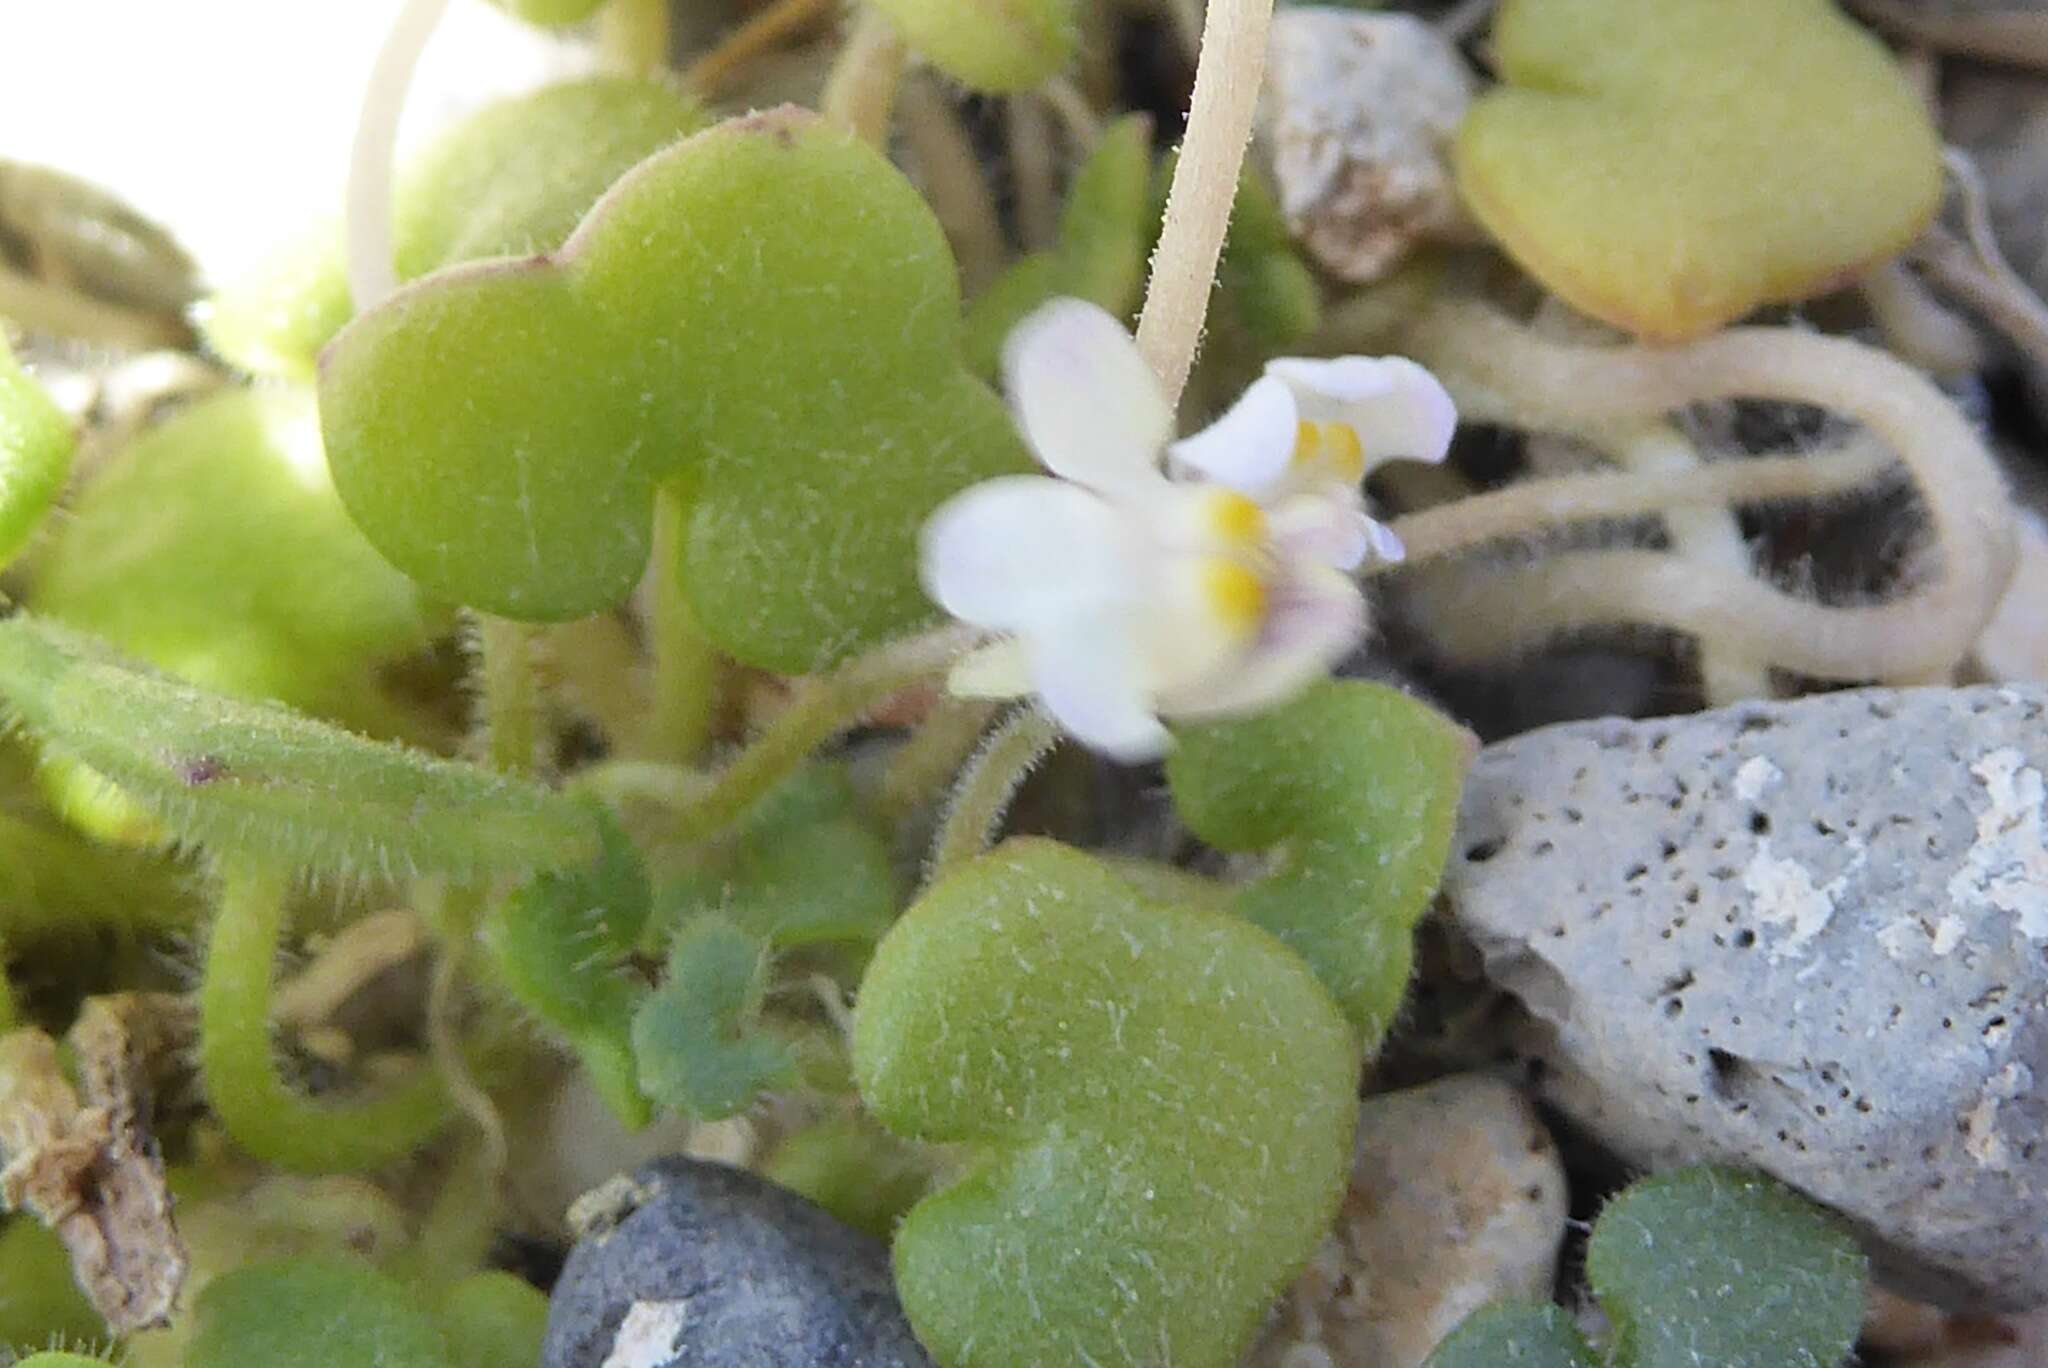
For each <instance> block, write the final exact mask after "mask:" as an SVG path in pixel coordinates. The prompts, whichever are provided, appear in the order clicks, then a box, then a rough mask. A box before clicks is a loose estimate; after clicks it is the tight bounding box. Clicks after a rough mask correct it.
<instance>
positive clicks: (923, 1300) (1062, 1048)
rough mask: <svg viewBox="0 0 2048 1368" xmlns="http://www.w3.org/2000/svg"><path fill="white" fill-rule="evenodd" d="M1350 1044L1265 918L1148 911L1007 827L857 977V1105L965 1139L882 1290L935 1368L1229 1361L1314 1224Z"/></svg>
mask: <svg viewBox="0 0 2048 1368" xmlns="http://www.w3.org/2000/svg"><path fill="white" fill-rule="evenodd" d="M1358 1065H1359V1060H1358V1055H1357V1053H1356V1050H1355V1048H1354V1045H1353V1042H1352V1038H1351V1032H1350V1031H1349V1029H1348V1028H1347V1027H1346V1026H1345V1024H1344V1022H1343V1020H1342V1018H1341V1017H1340V1016H1339V1015H1338V1013H1337V1012H1336V1010H1335V1008H1334V1007H1333V1005H1332V1004H1331V1002H1330V999H1329V996H1328V995H1327V994H1326V993H1325V992H1323V990H1322V988H1321V986H1320V985H1319V984H1318V983H1317V982H1316V980H1315V978H1314V976H1313V975H1312V974H1310V972H1309V971H1308V969H1307V967H1306V966H1305V965H1303V964H1302V962H1301V960H1300V959H1299V957H1297V956H1296V955H1294V954H1293V953H1291V952H1290V951H1288V950H1287V949H1286V947H1284V946H1282V945H1281V944H1280V943H1279V942H1277V941H1275V940H1274V939H1273V938H1272V937H1270V936H1268V935H1267V934H1266V933H1265V932H1263V931H1261V930H1259V929H1258V928H1256V927H1254V926H1250V925H1248V924H1246V923H1245V922H1244V921H1242V920H1240V919H1238V918H1236V917H1233V916H1230V915H1228V914H1224V913H1216V912H1210V911H1205V910H1202V909H1199V908H1193V907H1177V906H1174V905H1171V904H1163V903H1157V902H1153V901H1151V900H1149V899H1147V898H1145V897H1143V896H1142V895H1140V894H1138V893H1137V892H1136V891H1134V890H1133V889H1132V888H1131V887H1130V886H1129V885H1127V884H1125V883H1124V882H1123V881H1121V880H1120V879H1118V878H1117V877H1116V876H1115V875H1114V874H1112V873H1111V872H1110V871H1109V870H1108V869H1107V868H1105V867H1104V866H1103V865H1101V864H1100V863H1098V862H1097V861H1095V860H1094V859H1092V858H1090V857H1088V856H1086V855H1083V854H1081V853H1079V852H1077V851H1073V850H1070V849H1067V848H1066V847H1063V846H1060V845H1057V844H1055V843H1053V842H1049V841H1041V840H1020V841H1012V842H1010V843H1008V844H1006V845H1004V846H1001V847H999V848H998V849H997V850H995V851H994V852H992V853H991V854H989V855H987V856H984V857H982V858H980V859H978V860H975V861H973V862H971V863H969V864H968V865H966V866H964V867H962V868H961V869H960V870H958V871H957V872H956V873H954V874H952V875H951V876H950V877H948V878H946V879H944V880H943V881H942V882H940V883H939V884H938V885H937V886H936V887H934V888H933V889H932V890H931V891H930V892H929V893H927V894H926V895H925V896H924V897H923V898H922V899H921V900H920V901H919V902H918V903H917V905H916V906H914V907H912V908H911V910H910V911H909V912H907V913H906V914H905V915H904V917H903V918H902V920H900V921H899V922H898V923H897V924H896V926H895V927H894V929H892V930H891V931H890V933H889V935H888V936H887V937H886V938H884V940H883V942H882V945H881V947H880V949H879V950H878V951H877V952H876V956H875V959H874V963H873V964H872V966H871V967H870V968H869V971H868V975H867V979H866V981H865V982H864V983H863V985H862V987H861V995H860V1002H859V1012H858V1018H857V1025H856V1029H855V1034H854V1068H855V1073H856V1076H857V1077H858V1079H859V1081H860V1085H861V1095H862V1097H863V1098H864V1099H865V1101H866V1103H867V1105H868V1108H869V1110H870V1111H871V1112H872V1113H873V1115H874V1116H875V1117H876V1118H877V1119H878V1120H879V1121H881V1122H882V1123H883V1124H884V1125H886V1126H889V1127H890V1128H891V1129H893V1130H896V1131H898V1132H900V1133H902V1134H905V1135H908V1136H912V1137H915V1138H918V1139H923V1140H930V1141H937V1142H960V1143H962V1144H964V1145H968V1146H971V1147H973V1152H974V1153H976V1154H978V1155H979V1156H980V1157H979V1159H978V1160H977V1161H976V1162H975V1163H974V1164H973V1165H972V1167H971V1168H970V1169H969V1170H968V1172H967V1174H966V1176H964V1177H963V1178H962V1179H961V1180H960V1181H959V1182H957V1183H955V1184H953V1185H952V1186H950V1187H947V1188H945V1189H943V1190H941V1191H940V1192H938V1193H936V1194H935V1195H933V1196H931V1197H927V1198H926V1199H925V1200H924V1201H922V1202H920V1203H918V1205H917V1206H916V1207H915V1208H914V1209H913V1210H912V1211H911V1213H910V1215H909V1217H908V1218H907V1219H906V1220H905V1221H904V1222H903V1225H902V1227H901V1228H900V1229H899V1231H898V1232H897V1237H896V1244H895V1265H896V1285H897V1290H898V1291H899V1293H900V1294H901V1296H902V1298H903V1303H904V1307H905V1309H906V1310H907V1311H908V1312H909V1315H910V1318H911V1323H912V1324H913V1325H914V1326H915V1327H916V1330H917V1333H918V1338H919V1339H920V1340H922V1341H923V1342H924V1343H925V1345H926V1346H927V1347H928V1348H930V1349H931V1350H932V1353H933V1356H934V1357H935V1358H937V1359H938V1360H939V1361H940V1362H941V1363H944V1364H947V1365H949V1368H985V1366H995V1368H1007V1366H1008V1365H1017V1368H1025V1365H1038V1364H1048V1363H1091V1362H1092V1363H1098V1364H1104V1365H1112V1364H1114V1365H1138V1364H1147V1365H1150V1364H1160V1363H1172V1364H1174V1365H1176V1368H1225V1365H1232V1364H1235V1363H1236V1362H1237V1360H1238V1355H1239V1353H1240V1352H1242V1350H1243V1349H1244V1347H1245V1345H1246V1342H1247V1341H1248V1340H1249V1339H1250V1337H1251V1336H1252V1334H1253V1332H1254V1331H1255V1330H1256V1329H1257V1328H1258V1325H1259V1323H1260V1321H1261V1319H1262V1318H1263V1317H1264V1315H1265V1312H1266V1309H1267V1307H1268V1306H1269V1305H1270V1304H1271V1301H1272V1299H1273V1297H1274V1296H1275V1295H1276V1294H1277V1293H1278V1292H1279V1291H1280V1290H1281V1288H1282V1287H1283V1286H1284V1285H1285V1283H1286V1282H1287V1280H1288V1279H1289V1278H1290V1277H1292V1276H1293V1274H1294V1273H1295V1272H1296V1271H1298V1269H1299V1268H1300V1266H1301V1264H1302V1263H1303V1261H1304V1260H1306V1259H1307V1257H1308V1255H1309V1253H1310V1251H1311V1250H1312V1249H1313V1248H1314V1247H1315V1245H1316V1242H1317V1241H1318V1240H1319V1239H1320V1238H1321V1236H1322V1235H1323V1233H1324V1231H1325V1230H1327V1228H1328V1225H1329V1221H1330V1219H1331V1216H1332V1213H1333V1212H1334V1210H1335V1208H1336V1204H1337V1200H1338V1197H1339V1195H1340V1193H1341V1191H1342V1189H1343V1186H1344V1179H1345V1174H1346V1170H1347V1166H1348V1161H1349V1157H1350V1145H1351V1133H1352V1128H1353V1124H1354V1120H1355V1102H1354V1094H1355V1092H1356V1087H1357V1078H1358Z"/></svg>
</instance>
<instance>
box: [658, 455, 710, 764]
mask: <svg viewBox="0 0 2048 1368" xmlns="http://www.w3.org/2000/svg"><path fill="white" fill-rule="evenodd" d="M683 513H684V510H683V500H682V496H681V495H680V494H678V493H677V492H676V491H675V490H674V489H671V488H663V489H661V490H660V491H658V492H657V493H656V494H655V503H654V585H653V597H654V605H653V617H654V621H653V624H652V636H653V638H654V725H653V728H652V732H653V739H654V745H655V754H656V755H657V756H658V757H659V758H660V759H662V760H666V761H671V762H673V763H676V764H682V765H687V764H689V763H691V762H692V761H694V760H696V758H697V757H698V755H699V754H700V753H701V752H702V751H703V749H704V743H705V742H706V741H707V740H709V739H710V736H711V723H712V720H713V719H714V718H715V717H716V715H717V712H718V696H719V685H720V682H721V680H722V677H723V675H724V659H723V657H721V656H720V655H719V653H718V648H717V647H715V646H713V645H712V644H711V642H710V640H709V639H708V638H706V637H705V635H704V630H703V628H701V627H699V626H698V625H697V618H696V615H695V614H694V613H692V612H691V611H690V604H689V600H688V598H687V597H686V596H685V595H684V593H683V586H682V581H681V579H680V577H679V575H678V573H677V567H678V566H679V565H680V564H681V560H682V554H681V549H682V533H683Z"/></svg>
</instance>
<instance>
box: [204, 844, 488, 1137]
mask: <svg viewBox="0 0 2048 1368" xmlns="http://www.w3.org/2000/svg"><path fill="white" fill-rule="evenodd" d="M286 893H287V887H286V881H285V879H284V877H283V876H282V875H280V874H278V873H276V872H274V871H271V870H265V869H260V868H257V867H255V866H253V865H250V864H246V863H242V862H234V863H229V864H227V865H225V866H224V868H223V870H222V879H221V898H220V911H219V913H218V915H217V916H216V917H215V918H214V924H213V939H212V941H211V943H210V944H209V945H208V946H207V951H206V969H205V979H204V982H202V983H201V985H200V989H199V1069H200V1075H201V1077H202V1079H203V1080H204V1082H205V1085H206V1094H207V1097H208V1099H209V1100H210V1101H211V1102H212V1104H213V1110H214V1113H215V1114H216V1115H217V1116H219V1117H220V1120H221V1124H222V1125H224V1126H226V1127H227V1130H228V1134H230V1135H232V1136H233V1137H234V1138H235V1140H236V1141H237V1142H238V1143H240V1144H241V1145H242V1146H243V1147H244V1148H245V1149H247V1150H248V1151H249V1152H250V1153H251V1154H253V1155H255V1156H256V1157H257V1158H259V1159H262V1160H264V1161H266V1162H268V1163H273V1164H276V1165H278V1166H279V1167H281V1168H286V1169H291V1170H294V1171H296V1172H301V1173H337V1172H349V1171H359V1170H362V1169H370V1168H376V1167H378V1166H379V1165H381V1164H388V1163H391V1162H393V1161H394V1160H397V1159H402V1158H404V1157H405V1156H406V1155H407V1154H410V1153H411V1152H412V1151H413V1150H415V1149H417V1148H418V1147H419V1146H420V1145H422V1144H424V1143H425V1142H426V1141H427V1140H429V1139H430V1138H432V1137H433V1135H434V1134H435V1133H436V1132H437V1131H439V1130H440V1129H441V1128H442V1127H443V1126H445V1125H446V1124H447V1123H448V1120H449V1117H450V1112H449V1108H448V1102H447V1098H446V1095H445V1094H444V1092H443V1089H442V1086H441V1080H440V1078H439V1077H438V1076H437V1075H436V1073H435V1071H434V1070H432V1069H421V1070H419V1071H417V1072H415V1073H414V1074H412V1075H411V1076H410V1077H408V1078H407V1079H405V1080H404V1081H403V1082H401V1083H399V1084H397V1085H396V1086H395V1087H394V1088H393V1089H392V1090H391V1091H389V1092H388V1093H386V1094H385V1095H383V1096H381V1097H376V1098H371V1099H367V1100H364V1101H358V1102H315V1101H313V1100H312V1099H310V1098H307V1097H306V1096H304V1095H303V1094H301V1093H299V1092H298V1091H296V1090H295V1089H293V1088H291V1087H290V1086H289V1085H287V1084H286V1083H285V1081H284V1078H283V1076H282V1075H281V1074H280V1073H279V1072H278V1067H277V1056H276V1053H275V1051H274V1049H273V1047H272V1044H271V1038H270V1001H271V991H272V990H271V966H272V964H273V963H274V962H275V960H276V958H277V949H278V942H279V939H280V938H281V936H282V935H283V932H284V919H285V899H286Z"/></svg>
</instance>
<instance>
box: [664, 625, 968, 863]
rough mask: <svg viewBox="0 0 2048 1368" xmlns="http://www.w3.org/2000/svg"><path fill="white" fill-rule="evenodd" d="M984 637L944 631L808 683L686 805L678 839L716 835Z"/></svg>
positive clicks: (678, 814) (680, 810)
mask: <svg viewBox="0 0 2048 1368" xmlns="http://www.w3.org/2000/svg"><path fill="white" fill-rule="evenodd" d="M979 638H980V633H979V632H978V631H977V630H974V629H970V628H957V627H951V628H942V629H940V630H939V631H936V632H932V633H929V634H927V635H925V636H921V637H912V638H910V639H909V640H907V641H902V642H898V643H896V644H894V645H892V646H884V647H882V648H881V649H879V650H877V651H874V652H872V653H871V654H869V655H865V656H862V657H860V658H859V659H857V660H852V661H849V662H847V663H846V664H845V665H842V666H840V667H839V669H838V670H836V671H834V672H833V673H831V674H829V675H824V676H822V677H820V678H817V679H812V680H808V681H806V682H805V683H804V684H802V685H801V686H800V687H799V688H798V689H797V691H796V694H795V696H794V697H793V698H792V699H791V700H790V702H789V705H788V706H787V707H785V708H784V709H783V710H782V712H781V713H780V714H778V715H777V716H776V718H775V720H774V721H773V722H772V723H770V724H769V726H768V729H767V730H766V731H764V732H763V733H761V735H760V736H759V737H758V738H756V739H755V740H754V741H753V742H752V743H751V744H749V745H748V746H747V748H746V749H745V750H743V751H741V752H740V753H739V755H738V756H737V757H736V758H735V759H734V760H733V762H732V763H731V764H730V765H728V766H726V768H725V769H724V770H722V771H720V772H719V773H718V774H717V775H716V776H714V777H713V778H712V779H711V780H710V781H709V782H708V784H707V785H706V786H705V788H704V789H703V791H702V792H700V793H698V794H696V795H694V796H692V797H691V798H690V799H689V800H688V801H687V802H685V803H682V804H680V805H679V806H678V807H677V808H676V810H675V814H674V822H675V834H676V835H677V836H678V837H679V838H680V839H683V840H686V841H698V840H705V839H708V838H710V837H712V836H715V835H717V834H718V833H719V832H720V831H723V830H724V829H725V828H726V827H728V826H730V825H731V824H732V823H733V822H735V821H737V820H738V819H739V818H740V817H741V816H743V815H744V814H745V813H746V811H747V809H748V808H750V807H752V806H753V805H754V804H755V803H756V802H758V801H759V800H760V799H761V798H762V797H763V796H764V795H765V794H767V792H768V791H769V790H770V789H772V788H774V787H775V785H777V784H778V783H780V782H781V781H782V780H783V779H785V778H787V777H788V776H789V775H790V774H791V773H793V772H794V771H795V770H796V768H797V766H799V765H801V764H802V763H803V762H804V761H805V760H807V759H809V758H810V756H811V754H812V753H813V752H814V751H816V750H817V748H818V747H819V746H821V745H823V744H824V743H825V742H826V741H828V740H830V739H831V738H832V737H833V736H834V735H836V734H837V733H839V732H841V731H844V730H845V729H846V728H848V727H850V726H852V725H853V724H854V723H856V722H858V721H860V719H861V718H863V717H865V716H867V714H868V713H869V712H870V711H871V710H872V709H873V708H874V707H875V706H876V705H878V704H880V703H881V702H882V700H884V699H886V698H887V697H888V696H889V695H890V694H893V693H895V692H896V691H897V690H898V689H901V688H904V687H906V686H908V685H911V684H915V683H917V682H918V681H920V680H923V679H928V678H930V677H931V676H932V675H935V674H937V673H939V672H940V671H941V670H944V669H945V668H946V667H947V666H948V665H950V664H952V663H953V661H954V659H955V658H956V657H958V656H959V655H960V653H961V652H962V651H963V650H965V649H966V648H967V647H968V646H970V645H972V644H973V643H974V642H975V641H976V640H978V639H979Z"/></svg>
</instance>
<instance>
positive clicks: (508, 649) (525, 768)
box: [476, 613, 542, 775]
mask: <svg viewBox="0 0 2048 1368" xmlns="http://www.w3.org/2000/svg"><path fill="white" fill-rule="evenodd" d="M476 623H477V663H478V670H477V708H478V712H479V718H478V720H479V722H480V723H481V728H482V731H483V735H484V741H485V747H486V751H485V753H486V754H487V755H488V757H489V759H490V764H491V768H492V769H495V770H498V771H500V772H502V773H505V774H511V775H527V774H531V773H533V770H534V763H535V761H536V759H537V758H538V757H539V755H540V737H541V730H542V728H541V697H540V680H539V678H538V676H537V675H536V674H535V672H534V658H533V656H534V647H535V645H536V643H537V642H538V640H539V635H540V634H539V631H538V629H536V628H534V627H531V626H529V625H528V624H526V623H523V622H513V621H510V620H509V619H506V618H501V617H492V616H490V615H488V614H483V613H479V614H478V615H477V619H476Z"/></svg>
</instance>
